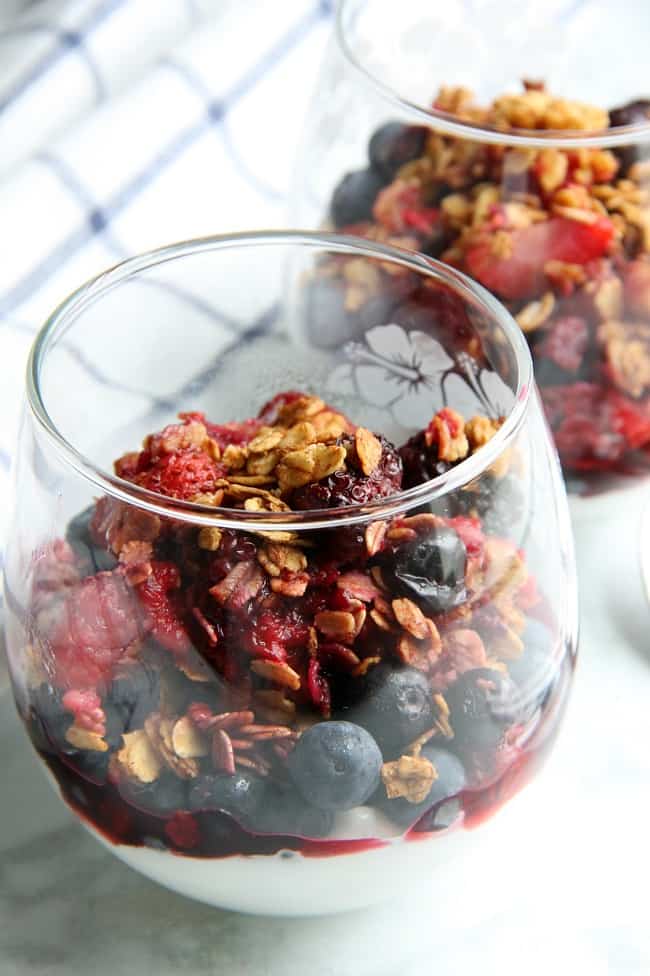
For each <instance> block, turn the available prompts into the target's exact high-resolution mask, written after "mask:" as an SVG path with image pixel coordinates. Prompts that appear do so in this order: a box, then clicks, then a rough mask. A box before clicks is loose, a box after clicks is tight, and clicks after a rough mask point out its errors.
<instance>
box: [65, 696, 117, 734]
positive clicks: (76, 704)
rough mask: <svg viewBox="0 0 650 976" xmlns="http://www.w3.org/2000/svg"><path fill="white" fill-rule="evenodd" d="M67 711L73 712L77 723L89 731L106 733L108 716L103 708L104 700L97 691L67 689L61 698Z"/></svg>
mask: <svg viewBox="0 0 650 976" xmlns="http://www.w3.org/2000/svg"><path fill="white" fill-rule="evenodd" d="M61 704H62V705H63V707H64V709H65V710H66V712H72V714H73V715H74V721H75V725H78V726H79V727H80V728H82V729H87V730H88V731H89V732H96V733H97V734H98V735H104V732H105V731H106V717H105V715H104V710H103V708H102V700H101V698H100V697H99V695H98V694H97V692H95V691H90V690H80V689H76V688H75V689H73V690H71V691H66V693H65V695H64V696H63V698H62V699H61Z"/></svg>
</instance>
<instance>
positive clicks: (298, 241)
mask: <svg viewBox="0 0 650 976" xmlns="http://www.w3.org/2000/svg"><path fill="white" fill-rule="evenodd" d="M273 245H276V246H277V245H282V246H285V247H287V246H294V247H295V246H307V247H312V248H314V249H322V250H325V251H330V252H333V253H341V254H351V255H354V256H357V257H359V256H361V257H368V258H374V259H378V260H381V261H390V262H392V263H393V264H395V263H397V264H400V265H402V266H404V267H407V268H409V269H411V270H413V271H414V272H417V273H420V274H425V275H427V276H428V277H430V278H433V279H436V280H438V281H439V282H442V283H444V284H446V285H448V286H450V287H452V288H453V289H454V290H455V291H456V293H459V294H460V295H461V297H462V296H463V295H465V296H467V297H468V298H470V299H472V300H474V301H475V302H476V301H478V302H479V303H480V304H481V306H482V307H483V308H484V309H485V310H486V311H487V312H488V314H489V315H490V317H491V318H493V319H495V320H496V321H497V322H498V324H499V325H500V327H501V328H502V329H503V333H504V335H505V336H506V339H507V340H508V342H509V344H510V348H511V350H512V352H513V354H514V359H515V363H516V369H517V387H516V390H515V391H514V397H515V399H514V403H513V406H512V408H511V410H510V411H509V412H508V414H507V416H506V418H505V420H504V422H503V424H502V426H501V427H500V428H499V430H498V431H497V432H496V433H495V434H494V436H493V437H492V438H491V439H490V440H489V441H488V443H487V444H485V445H484V446H483V447H481V448H480V449H479V450H478V451H477V452H476V453H475V454H472V455H470V456H469V457H468V458H466V459H465V460H464V461H461V462H460V463H459V464H457V465H456V466H454V467H452V468H450V469H449V471H447V472H445V473H444V474H441V475H438V476H437V477H435V478H432V479H430V480H429V481H426V482H424V483H423V484H421V485H417V486H416V487H414V488H409V489H406V490H405V491H402V492H398V493H397V494H395V495H392V496H390V497H389V498H385V499H379V500H377V501H374V502H369V503H367V504H365V505H364V504H355V505H349V506H346V507H341V508H337V509H330V510H327V509H320V510H316V509H314V510H311V511H306V512H279V513H275V512H248V511H244V510H241V509H228V508H214V507H211V506H208V505H203V504H198V503H196V502H190V501H184V500H180V499H174V498H171V497H168V496H166V495H160V494H157V493H156V492H152V491H150V490H148V489H146V488H142V487H140V486H139V485H134V484H132V483H131V482H129V481H125V480H123V479H122V478H119V477H117V476H116V475H114V474H112V473H109V472H108V471H106V470H105V469H104V468H102V467H100V466H99V465H97V464H95V463H94V462H92V461H91V460H90V459H89V458H87V457H86V456H85V455H84V454H83V453H82V452H81V451H79V450H77V448H76V447H75V446H74V444H72V443H71V442H70V441H69V440H67V438H66V437H64V436H63V434H62V433H61V432H60V431H59V429H58V427H57V425H56V424H55V423H54V421H53V420H52V418H51V416H50V414H49V411H48V409H47V407H46V404H45V398H44V397H43V395H42V391H41V385H40V375H41V369H42V367H43V366H44V363H45V360H46V357H47V354H48V351H49V349H50V347H51V345H52V343H53V342H56V340H57V339H58V338H60V336H61V335H62V334H64V333H65V331H66V330H67V328H68V327H69V326H70V324H71V323H72V322H73V321H74V320H75V319H76V318H77V317H78V316H79V315H80V314H82V313H83V311H84V310H85V309H86V308H87V307H89V306H90V305H91V304H93V303H94V302H95V301H96V300H98V299H101V298H102V296H103V295H104V294H105V293H106V292H107V291H108V290H109V289H112V288H113V287H115V286H116V285H117V284H119V283H121V282H123V281H125V280H126V279H128V278H129V277H130V276H131V275H133V274H137V273H139V272H142V271H147V270H149V269H151V268H155V267H157V266H159V265H161V264H164V263H166V262H168V261H174V260H178V259H181V258H183V257H187V256H189V255H193V254H200V253H206V252H210V251H219V250H222V249H226V248H232V247H241V248H243V247H250V246H257V247H259V246H273ZM532 389H533V366H532V359H531V355H530V351H529V349H528V345H527V343H526V340H525V338H524V336H523V333H522V332H521V329H520V328H519V326H518V325H517V323H516V322H515V320H514V319H513V317H512V316H511V315H510V313H509V312H508V310H507V309H506V308H505V307H504V306H503V305H501V304H500V302H498V301H497V299H496V298H494V296H493V295H491V294H490V292H488V291H487V290H486V289H485V288H483V287H482V286H481V285H479V284H478V283H476V282H474V281H472V280H471V279H470V278H468V277H467V276H466V275H464V274H463V273H462V272H460V271H456V269H454V268H451V267H449V266H448V265H445V264H442V262H440V261H436V260H435V259H433V258H429V257H425V256H424V255H421V254H419V253H417V252H415V251H407V250H403V249H402V248H397V247H393V246H390V245H387V244H379V243H376V242H371V241H366V240H365V239H363V238H355V237H352V236H349V235H344V234H334V233H328V232H309V231H300V230H279V231H275V230H263V231H244V232H240V233H232V234H220V235H213V236H209V237H202V238H196V239H192V240H187V241H181V242H179V243H176V244H169V245H165V246H163V247H160V248H156V249H154V250H150V251H146V252H144V253H143V254H139V255H136V256H135V257H132V258H129V259H127V260H125V261H121V262H119V263H118V264H115V265H114V266H112V267H111V268H109V269H108V270H106V271H103V272H101V273H100V274H98V275H96V276H95V277H93V278H91V279H90V280H89V281H87V282H86V283H85V284H83V285H81V286H80V287H79V288H78V289H76V290H75V291H74V292H72V293H71V294H70V295H69V296H68V297H67V298H66V299H64V301H63V302H62V303H61V304H60V305H58V307H57V308H55V309H54V311H53V312H52V313H51V314H50V315H49V316H48V318H47V320H46V321H45V323H44V325H43V326H42V328H41V329H40V330H39V332H38V334H37V335H36V338H35V339H34V342H33V344H32V347H31V349H30V353H29V358H28V362H27V373H26V393H27V404H28V406H29V409H30V411H31V414H32V416H33V417H34V418H35V420H36V421H37V423H38V425H39V427H40V428H41V430H42V431H43V432H44V433H45V435H46V437H47V439H48V441H49V442H50V444H51V445H52V447H53V448H54V449H55V450H56V452H57V454H58V455H59V457H60V458H61V459H62V460H63V461H64V463H65V464H66V465H67V466H68V467H69V468H71V469H73V470H74V471H75V472H76V473H77V474H79V475H80V476H81V477H82V478H84V479H85V480H86V481H89V482H90V483H91V484H93V485H95V486H96V487H98V488H100V489H101V490H102V492H103V493H105V494H107V495H109V496H111V497H112V498H115V499H117V500H119V501H123V502H126V503H128V504H130V505H135V506H137V507H138V508H141V509H144V510H146V511H148V512H151V513H153V514H155V515H160V516H163V517H164V516H166V517H168V518H172V519H176V520H178V521H184V522H190V523H193V524H196V525H201V526H203V525H206V526H218V527H220V528H228V529H231V528H235V529H240V530H242V531H250V532H256V531H257V532H259V531H260V530H261V529H264V528H267V529H268V528H270V527H272V528H273V529H274V530H278V531H283V530H284V531H287V530H290V531H296V530H301V531H308V530H314V529H322V528H328V527H331V526H332V525H336V526H341V525H357V524H364V523H366V522H369V521H373V520H376V519H381V518H389V517H393V516H395V515H399V514H402V513H404V512H406V511H408V510H410V509H411V508H414V507H416V506H418V505H422V504H424V503H426V502H429V501H432V500H433V499H434V498H439V497H441V496H443V495H446V494H448V493H449V492H451V491H454V490H456V489H458V488H461V487H462V486H464V485H466V484H467V483H469V482H471V481H472V480H474V479H476V478H477V477H478V476H479V475H480V474H482V473H483V472H484V471H486V470H487V469H488V468H489V467H490V465H491V464H493V463H494V462H495V461H496V460H497V458H498V457H499V456H500V455H501V454H502V453H503V452H504V451H505V450H506V449H507V447H508V445H509V444H510V443H511V442H512V441H513V440H514V438H515V437H516V435H517V434H518V432H519V430H520V429H521V426H522V424H523V422H524V419H525V417H526V415H527V412H528V405H529V402H530V397H531V391H532Z"/></svg>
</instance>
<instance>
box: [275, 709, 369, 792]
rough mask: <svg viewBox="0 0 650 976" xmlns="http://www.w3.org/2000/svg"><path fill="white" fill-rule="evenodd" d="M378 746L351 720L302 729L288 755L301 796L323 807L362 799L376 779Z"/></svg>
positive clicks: (290, 770)
mask: <svg viewBox="0 0 650 976" xmlns="http://www.w3.org/2000/svg"><path fill="white" fill-rule="evenodd" d="M381 764H382V758H381V753H380V751H379V746H378V745H377V743H376V742H375V740H374V739H373V737H372V736H371V735H370V733H369V732H367V731H366V730H365V729H363V728H361V726H359V725H354V724H353V723H352V722H320V723H319V724H318V725H313V726H312V727H311V728H310V729H308V730H307V731H306V732H304V733H303V735H302V736H301V737H300V739H299V740H298V742H297V744H296V747H295V748H294V750H293V752H292V753H291V754H290V755H289V762H288V766H289V774H290V776H291V778H292V780H293V782H294V783H295V785H296V787H297V788H298V790H299V792H300V793H301V794H302V796H303V798H304V799H305V800H306V801H307V802H308V803H311V804H312V805H313V806H317V807H321V808H322V809H323V810H349V809H351V808H352V807H356V806H359V804H361V803H364V802H365V801H366V800H367V799H368V797H369V796H370V795H371V794H372V793H373V792H374V790H375V789H376V787H377V785H378V783H379V773H380V770H381Z"/></svg>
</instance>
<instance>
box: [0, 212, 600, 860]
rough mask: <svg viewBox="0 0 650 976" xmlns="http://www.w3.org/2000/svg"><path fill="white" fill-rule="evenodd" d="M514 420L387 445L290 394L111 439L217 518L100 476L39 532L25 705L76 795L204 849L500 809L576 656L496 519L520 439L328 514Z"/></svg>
mask: <svg viewBox="0 0 650 976" xmlns="http://www.w3.org/2000/svg"><path fill="white" fill-rule="evenodd" d="M558 219H560V218H558ZM564 219H565V218H561V220H564ZM566 219H567V220H568V219H569V218H566ZM598 219H599V220H600V218H598ZM578 225H579V226H584V227H591V225H590V224H586V223H585V224H578ZM531 226H532V225H531ZM536 226H537V225H536ZM561 226H562V227H563V226H564V223H561ZM504 233H510V231H504ZM515 233H517V232H515ZM574 256H575V255H574ZM502 422H503V421H502V419H501V418H498V417H490V416H486V415H477V416H473V417H467V418H464V417H463V416H461V415H460V413H458V412H457V411H455V410H454V409H453V408H451V407H444V408H443V409H440V410H439V411H438V412H436V413H435V415H434V416H433V417H432V418H431V420H430V423H429V424H428V425H427V427H426V428H425V429H423V430H421V431H419V432H417V433H415V434H414V435H413V436H412V437H410V438H409V439H408V440H407V442H406V443H405V444H403V445H402V446H401V447H396V446H395V445H393V444H392V443H391V442H390V441H389V440H388V439H387V438H386V437H385V436H383V435H382V434H381V433H373V432H372V431H370V430H369V429H367V428H365V427H362V426H358V425H356V424H355V423H354V422H353V420H352V419H350V418H348V417H347V416H345V415H344V414H343V413H341V412H339V411H338V410H336V409H334V408H333V407H330V406H328V405H327V404H326V403H325V402H324V401H323V400H321V399H320V398H318V397H317V396H313V395H308V394H304V393H301V392H297V391H291V392H284V393H279V394H278V395H277V396H275V397H274V398H273V399H272V400H271V401H270V402H268V403H266V404H265V405H264V406H263V407H262V408H261V410H260V411H259V413H258V415H257V416H256V417H253V418H251V419H247V420H244V421H234V422H224V423H213V422H211V421H210V420H208V419H206V417H205V416H203V415H202V414H200V413H186V414H181V415H180V417H179V419H178V422H175V423H172V424H170V425H169V426H167V427H165V428H164V429H163V430H161V431H160V432H157V433H153V434H151V435H149V436H148V437H147V438H146V439H145V441H144V443H143V446H142V448H141V450H137V451H134V452H131V453H127V454H125V455H123V456H122V457H120V458H119V459H118V460H117V461H116V462H115V473H116V475H117V476H118V477H119V478H121V479H123V481H124V482H125V483H128V484H130V485H135V486H138V488H139V489H145V490H146V491H147V492H149V493H151V497H152V498H154V500H155V496H164V498H165V499H166V500H167V501H169V500H172V501H174V500H175V501H177V502H178V501H181V502H183V503H186V502H192V503H195V504H197V505H199V506H201V509H200V511H201V512H202V513H203V514H204V515H205V513H206V512H207V514H208V516H209V517H210V516H211V515H212V514H213V516H214V524H207V525H205V524H204V525H202V527H197V526H196V525H191V524H189V523H188V522H187V521H182V520H180V519H173V518H171V517H169V515H165V516H164V517H163V516H162V515H158V514H155V512H154V511H150V510H145V509H144V508H140V507H137V505H136V504H135V503H134V504H129V503H127V502H124V501H120V500H118V499H116V498H111V497H107V496H105V497H101V498H99V499H98V500H97V501H96V502H95V504H94V505H93V506H91V508H89V509H88V510H86V511H83V512H81V513H80V514H79V515H78V516H76V517H75V518H74V519H73V520H72V521H71V522H70V523H69V526H68V528H67V534H66V537H65V538H64V539H59V540H57V541H55V542H54V543H52V544H49V545H48V546H47V547H44V548H43V549H42V550H41V551H40V552H38V553H37V555H36V559H35V569H34V573H33V591H32V598H31V605H30V619H29V638H30V644H29V647H28V649H27V654H26V662H27V664H26V667H27V673H26V675H25V678H26V686H27V689H28V690H27V692H26V694H25V697H24V700H23V701H22V702H21V703H19V707H20V710H21V712H22V715H23V718H24V720H25V723H26V725H27V728H28V730H29V733H30V736H31V738H32V740H33V742H34V744H35V746H36V748H37V749H38V751H39V753H40V754H41V756H42V757H43V759H44V760H45V762H46V764H47V765H48V767H49V769H50V771H51V773H52V774H53V776H54V778H55V779H56V781H57V782H58V784H59V787H60V789H61V791H62V793H63V796H64V798H65V799H66V801H67V802H68V804H69V805H70V806H71V807H73V808H74V810H75V811H76V812H77V813H78V814H79V816H80V817H81V818H82V819H83V820H85V821H86V822H87V823H88V824H89V825H90V826H92V827H93V828H94V829H95V830H96V831H98V832H99V833H100V835H103V836H104V837H105V838H106V839H107V840H108V841H110V842H112V843H114V844H121V845H131V846H132V847H149V848H154V849H158V850H163V851H170V852H173V853H175V854H178V855H186V856H190V857H194V858H224V857H230V856H233V855H252V854H256V855H271V854H275V853H277V852H280V851H284V852H286V851H297V852H300V853H301V854H302V855H304V856H312V857H314V856H323V857H324V856H327V855H331V854H334V853H336V854H340V853H346V852H352V851H356V850H359V849H360V848H361V849H365V848H371V847H373V845H381V844H387V843H390V842H391V839H393V838H402V837H405V838H406V839H409V840H416V839H418V838H422V837H431V836H432V835H433V834H437V833H442V832H447V833H448V832H451V831H453V830H456V829H460V828H468V827H472V826H473V825H475V824H477V823H479V822H481V821H482V820H484V819H485V818H486V817H488V816H489V815H491V814H492V813H493V812H494V811H495V810H497V809H498V808H499V807H500V806H501V805H502V804H503V803H504V801H505V800H507V799H508V798H509V797H510V796H511V795H513V794H514V793H515V792H516V791H518V790H519V789H520V787H521V786H522V785H523V784H524V783H526V782H527V781H528V779H529V778H530V777H531V775H532V774H533V772H534V771H535V769H536V768H537V766H538V765H539V763H540V762H541V761H542V759H543V758H544V755H545V754H546V752H547V751H548V748H549V746H550V744H551V742H552V739H553V736H554V732H555V729H556V727H557V724H558V722H559V718H560V715H561V712H562V709H563V705H564V701H565V697H566V690H567V684H568V678H569V677H570V675H569V673H568V672H569V671H570V666H571V662H570V661H569V658H568V655H565V654H564V653H563V652H564V648H562V646H561V641H560V638H559V635H558V628H557V625H556V622H555V620H554V617H553V614H552V612H551V610H550V608H549V606H548V605H547V603H546V601H545V599H544V596H543V593H542V592H541V590H540V588H539V587H538V585H537V582H536V579H535V577H534V576H533V575H532V574H531V573H530V571H529V569H528V567H527V562H526V553H525V552H524V551H522V550H521V549H520V548H518V546H517V544H516V543H514V542H513V541H512V540H510V539H509V538H508V526H509V524H510V520H511V518H512V513H513V511H514V509H515V507H516V505H517V456H516V449H514V448H510V449H509V450H505V451H504V452H503V453H502V454H501V455H500V456H499V458H498V460H497V461H496V462H494V463H493V464H492V465H491V467H490V468H489V470H487V471H486V473H485V476H484V477H482V478H481V479H480V481H479V482H477V483H474V485H473V486H470V487H466V488H463V489H460V490H458V491H457V492H455V493H454V494H452V495H451V496H449V497H448V498H447V499H446V502H445V506H444V510H443V509H440V508H438V509H436V506H435V505H434V504H431V505H420V506H419V507H418V508H415V509H413V508H411V509H409V510H407V511H406V512H405V513H404V514H400V515H391V516H390V517H384V518H382V517H381V513H380V514H379V515H378V516H377V517H372V514H371V516H370V517H368V516H367V514H366V517H364V518H359V519H357V520H356V521H355V520H354V519H352V520H351V519H350V518H347V519H346V520H345V519H344V520H340V519H332V518H331V515H332V511H335V510H339V509H340V510H341V515H342V516H343V515H348V516H349V514H350V512H353V513H354V512H359V511H361V510H364V509H363V507H364V506H373V505H374V506H376V507H377V506H378V507H379V508H381V504H382V503H383V502H385V501H386V500H387V499H390V498H391V497H393V498H394V497H395V496H398V495H399V493H400V492H402V491H403V490H405V489H409V488H412V487H414V486H417V485H419V484H422V483H423V482H425V481H428V480H429V479H431V478H434V477H436V476H438V475H440V474H441V473H444V472H446V471H449V470H450V469H452V468H454V467H455V466H457V465H460V464H462V463H463V462H464V461H465V460H466V459H468V458H469V457H470V456H472V455H474V454H475V453H476V452H480V451H481V450H483V448H484V447H485V446H486V445H487V444H488V442H489V441H490V440H491V439H492V438H493V437H495V436H497V435H498V432H499V429H500V427H501V425H502ZM127 487H128V485H127ZM153 509H154V510H155V505H154V506H153ZM313 512H317V513H319V514H320V516H321V520H320V523H319V524H320V527H316V528H308V529H306V530H303V528H302V522H301V520H304V519H305V518H306V519H307V521H308V520H309V514H310V513H313ZM365 512H366V513H367V512H368V509H367V508H366V509H365ZM370 512H371V513H372V508H371V509H370ZM261 516H265V518H262V517H261ZM322 516H325V517H326V519H325V523H324V524H325V525H326V527H325V528H323V527H322V525H323V518H322ZM228 517H229V518H230V523H231V524H233V519H238V520H239V521H240V522H241V524H242V526H245V527H242V528H241V529H239V528H228V527H224V526H223V524H220V518H221V522H222V523H223V521H224V520H227V519H228ZM278 517H284V518H285V526H286V522H287V521H291V520H295V530H294V529H292V528H290V529H286V528H283V529H282V530H280V529H274V527H273V524H274V522H273V519H274V518H275V521H276V522H277V521H278ZM327 519H329V521H327ZM208 521H210V518H209V519H208ZM350 522H351V523H352V524H350ZM235 524H236V523H235ZM362 815H363V816H362ZM355 816H357V817H358V818H359V817H360V818H361V819H359V821H358V822H359V824H362V825H365V826H361V827H359V828H358V829H357V831H356V833H355V831H354V829H353V830H352V833H351V832H350V818H352V820H354V817H355ZM369 816H370V819H368V817H369ZM364 817H365V819H364ZM368 825H370V826H368Z"/></svg>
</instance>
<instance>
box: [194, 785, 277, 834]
mask: <svg viewBox="0 0 650 976" xmlns="http://www.w3.org/2000/svg"><path fill="white" fill-rule="evenodd" d="M265 794H266V784H265V783H264V782H263V780H261V779H260V778H259V776H255V775H253V774H251V773H235V774H234V775H233V776H228V775H216V776H213V775H207V776H200V777H198V778H197V779H195V780H193V781H192V783H191V785H190V789H189V793H188V807H189V809H190V810H193V811H198V810H201V811H218V810H220V811H221V812H223V813H227V814H229V815H230V816H231V817H233V818H234V819H235V820H236V821H237V822H238V823H240V824H241V825H242V827H247V828H251V829H253V827H254V824H255V820H256V817H257V815H258V811H259V810H260V809H261V807H262V804H263V803H264V802H265Z"/></svg>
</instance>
